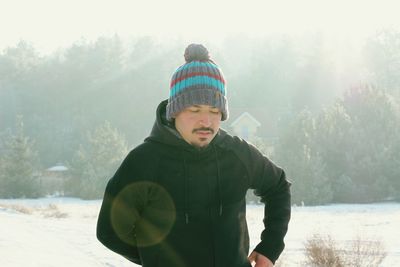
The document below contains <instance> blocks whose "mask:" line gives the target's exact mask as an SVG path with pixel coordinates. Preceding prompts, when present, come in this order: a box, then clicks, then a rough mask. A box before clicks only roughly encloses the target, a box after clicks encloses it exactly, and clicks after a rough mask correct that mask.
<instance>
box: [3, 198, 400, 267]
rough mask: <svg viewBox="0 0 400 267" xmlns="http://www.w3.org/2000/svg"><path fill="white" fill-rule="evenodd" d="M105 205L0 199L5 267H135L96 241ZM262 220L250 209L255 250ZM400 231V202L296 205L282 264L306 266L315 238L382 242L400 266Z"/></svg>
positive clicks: (391, 261)
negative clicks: (311, 239) (309, 241)
mask: <svg viewBox="0 0 400 267" xmlns="http://www.w3.org/2000/svg"><path fill="white" fill-rule="evenodd" d="M100 204H101V201H100V200H96V201H82V200H79V199H74V198H43V199H36V200H27V199H21V200H4V199H0V266H6V267H15V266H18V267H19V266H21V267H22V266H29V267H30V266H37V267H45V266H68V267H71V266H74V267H75V266H85V267H87V266H122V267H123V266H136V265H135V264H132V263H130V262H128V261H126V260H125V259H123V258H122V257H120V256H119V255H117V254H115V253H113V252H111V251H109V250H107V249H106V248H105V247H103V245H102V244H100V243H99V242H98V241H97V239H96V237H95V230H96V229H95V226H96V220H97V214H98V211H99V208H100ZM23 207H25V209H23ZM262 216H263V207H262V206H255V205H249V206H248V211H247V217H248V224H249V229H250V238H251V246H252V247H254V246H255V245H256V243H257V242H258V239H259V233H260V231H261V229H262ZM399 229H400V203H387V204H368V205H329V206H318V207H294V208H293V215H292V221H291V224H290V228H289V232H288V235H287V237H286V250H285V252H284V254H283V255H282V260H283V266H304V264H302V263H303V260H304V257H303V247H304V242H305V240H306V239H307V238H308V237H310V236H312V235H313V234H322V235H325V234H329V235H331V236H332V238H334V239H335V240H338V241H348V240H353V239H356V238H357V237H361V238H362V239H363V240H381V241H383V243H384V245H385V248H386V250H387V252H388V255H387V257H386V258H385V261H384V262H383V264H382V266H384V267H388V266H400V239H399V236H400V235H399V234H400V230H399Z"/></svg>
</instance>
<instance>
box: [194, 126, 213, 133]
mask: <svg viewBox="0 0 400 267" xmlns="http://www.w3.org/2000/svg"><path fill="white" fill-rule="evenodd" d="M198 131H208V132H211V133H212V134H214V129H212V128H209V127H201V128H197V129H194V130H193V131H192V133H195V132H198Z"/></svg>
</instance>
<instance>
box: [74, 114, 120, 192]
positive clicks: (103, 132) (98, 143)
mask: <svg viewBox="0 0 400 267" xmlns="http://www.w3.org/2000/svg"><path fill="white" fill-rule="evenodd" d="M126 153H127V145H126V141H125V138H124V137H123V136H122V135H121V134H120V133H119V132H118V131H117V130H116V129H114V128H112V127H111V125H110V123H109V122H108V121H106V122H104V124H103V125H100V126H99V127H97V128H96V129H95V130H94V131H93V132H89V133H88V134H87V143H86V144H85V145H81V146H80V148H79V150H78V151H77V152H76V153H75V156H74V158H73V159H72V162H71V164H70V165H71V166H70V167H71V178H70V180H69V181H68V183H67V188H66V189H67V192H69V193H70V194H71V195H74V196H78V197H81V198H84V199H94V198H100V197H102V195H103V193H104V189H105V186H106V184H107V181H108V180H109V179H110V178H111V176H112V175H113V174H114V172H115V171H116V169H117V167H118V165H119V164H121V161H122V159H123V157H124V156H126Z"/></svg>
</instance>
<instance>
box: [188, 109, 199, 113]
mask: <svg viewBox="0 0 400 267" xmlns="http://www.w3.org/2000/svg"><path fill="white" fill-rule="evenodd" d="M190 112H195V113H197V112H199V109H191V110H190Z"/></svg>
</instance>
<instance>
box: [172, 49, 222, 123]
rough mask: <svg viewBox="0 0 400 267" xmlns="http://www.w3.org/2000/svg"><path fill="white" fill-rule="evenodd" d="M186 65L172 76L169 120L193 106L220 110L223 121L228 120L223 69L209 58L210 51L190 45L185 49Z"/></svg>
mask: <svg viewBox="0 0 400 267" xmlns="http://www.w3.org/2000/svg"><path fill="white" fill-rule="evenodd" d="M184 56H185V61H186V63H185V64H184V65H182V66H180V67H179V68H178V69H177V70H176V71H175V72H174V74H173V75H172V79H171V86H170V92H169V99H168V105H167V120H172V119H173V118H174V117H175V116H176V115H177V114H178V113H179V112H180V111H182V110H183V109H185V108H187V107H189V106H192V105H209V106H213V107H216V108H219V109H220V110H221V113H222V118H221V120H226V119H227V118H228V102H227V99H226V87H225V79H224V76H223V74H222V71H221V69H220V68H219V67H218V66H217V65H216V64H215V63H214V62H213V61H212V60H211V59H210V56H209V54H208V51H207V48H205V47H204V46H203V45H201V44H191V45H189V46H188V47H187V48H186V50H185V55H184Z"/></svg>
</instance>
